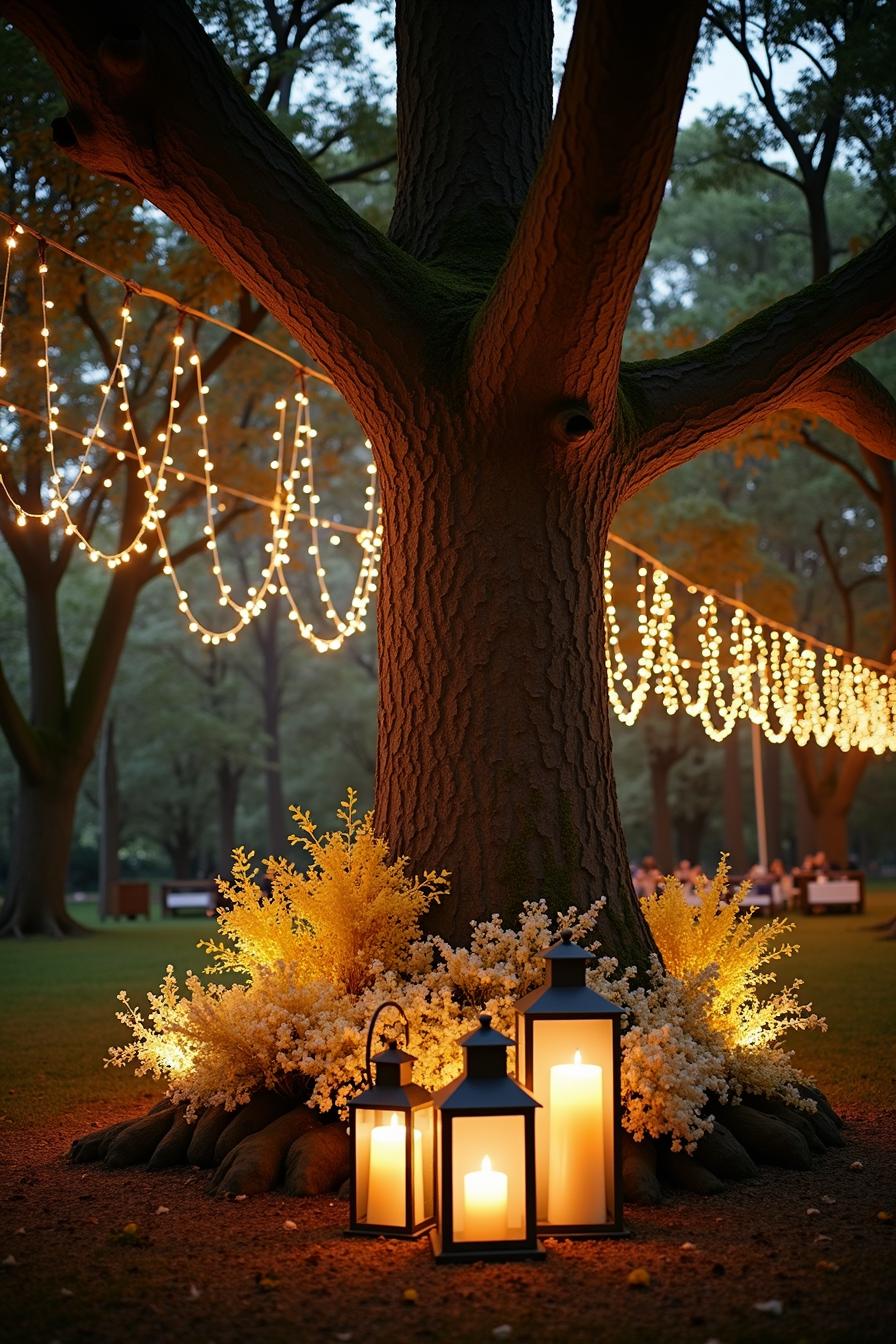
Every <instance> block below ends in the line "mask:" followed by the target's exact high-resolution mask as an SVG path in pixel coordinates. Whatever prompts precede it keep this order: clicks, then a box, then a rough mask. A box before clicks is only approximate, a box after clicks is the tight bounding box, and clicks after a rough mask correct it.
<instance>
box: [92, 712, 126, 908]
mask: <svg viewBox="0 0 896 1344" xmlns="http://www.w3.org/2000/svg"><path fill="white" fill-rule="evenodd" d="M98 764H99V794H100V807H99V811H100V844H99V850H100V852H99V892H98V894H97V909H98V911H99V915H100V917H101V918H102V919H105V917H106V915H107V914H108V913H109V897H110V894H111V887H112V883H113V882H117V881H118V877H119V873H120V868H119V862H118V847H119V841H120V838H121V808H120V798H119V793H118V761H117V758H116V754H115V719H114V718H113V717H112V715H111V714H110V715H107V716H106V721H105V723H104V724H103V735H102V737H101V738H100V755H99V762H98Z"/></svg>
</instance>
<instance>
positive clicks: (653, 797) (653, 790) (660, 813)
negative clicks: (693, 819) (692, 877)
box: [647, 747, 675, 873]
mask: <svg viewBox="0 0 896 1344" xmlns="http://www.w3.org/2000/svg"><path fill="white" fill-rule="evenodd" d="M647 769H648V772H649V775H650V809H651V810H650V847H651V850H652V851H653V857H654V858H655V859H656V861H657V863H658V864H659V866H660V868H662V870H663V872H664V873H671V871H672V869H673V868H674V867H675V852H674V851H675V845H674V843H673V840H672V810H671V808H670V807H669V773H670V770H671V765H670V763H669V762H668V761H667V760H666V758H665V756H663V755H662V754H661V753H659V752H653V751H651V750H650V748H649V747H648V749H647Z"/></svg>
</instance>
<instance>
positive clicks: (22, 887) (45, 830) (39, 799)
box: [0, 773, 83, 938]
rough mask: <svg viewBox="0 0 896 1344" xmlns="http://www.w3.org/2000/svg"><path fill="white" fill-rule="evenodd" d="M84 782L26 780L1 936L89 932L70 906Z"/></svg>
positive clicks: (64, 777) (61, 777) (64, 776)
mask: <svg viewBox="0 0 896 1344" xmlns="http://www.w3.org/2000/svg"><path fill="white" fill-rule="evenodd" d="M79 785H80V778H79V777H78V778H76V777H74V776H72V775H70V774H64V773H60V774H59V775H57V776H52V775H51V776H49V777H47V778H45V779H43V780H41V781H39V782H35V781H33V780H30V779H27V778H24V777H23V778H22V779H21V782H20V787H19V802H18V816H17V819H16V832H15V839H14V844H13V851H12V863H11V866H10V873H9V890H8V892H7V896H6V901H5V902H4V905H3V912H2V915H0V936H6V937H8V936H10V935H12V936H14V937H27V936H29V935H31V934H48V935H50V936H51V937H56V938H58V937H62V936H63V935H65V934H71V933H79V932H83V930H82V929H81V926H80V925H79V924H78V923H77V922H76V921H75V920H74V919H72V918H71V916H70V915H69V914H68V913H67V911H66V908H65V887H66V878H67V875H68V862H69V852H70V849H71V842H72V833H73V831H74V826H75V809H76V807H77V802H78V788H79Z"/></svg>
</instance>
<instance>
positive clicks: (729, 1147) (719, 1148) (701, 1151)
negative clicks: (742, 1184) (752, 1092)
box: [696, 1120, 759, 1181]
mask: <svg viewBox="0 0 896 1344" xmlns="http://www.w3.org/2000/svg"><path fill="white" fill-rule="evenodd" d="M696 1157H697V1160H698V1161H699V1162H702V1164H703V1166H704V1167H706V1169H707V1170H708V1171H711V1172H712V1174H713V1175H714V1176H718V1178H719V1180H720V1181H746V1180H749V1179H750V1177H751V1176H757V1175H758V1174H759V1168H758V1167H757V1165H756V1163H755V1162H754V1161H753V1159H752V1157H751V1156H750V1154H749V1153H748V1152H747V1150H746V1148H745V1147H744V1146H743V1144H742V1143H741V1142H740V1141H739V1140H738V1139H736V1138H735V1137H734V1135H733V1134H732V1133H731V1130H730V1129H727V1128H726V1127H725V1125H723V1124H722V1123H721V1121H719V1120H717V1121H716V1122H715V1124H714V1125H713V1127H712V1130H711V1131H710V1133H709V1134H704V1135H703V1138H702V1139H701V1140H700V1142H699V1143H698V1144H697V1152H696Z"/></svg>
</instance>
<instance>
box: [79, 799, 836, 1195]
mask: <svg viewBox="0 0 896 1344" xmlns="http://www.w3.org/2000/svg"><path fill="white" fill-rule="evenodd" d="M338 815H339V819H340V820H341V822H342V823H343V830H342V831H336V832H331V833H328V834H325V835H322V836H319V835H318V833H317V830H316V827H315V825H314V823H313V822H312V820H311V818H310V816H309V815H308V814H307V813H306V812H304V811H303V810H302V809H300V808H294V809H293V817H294V819H295V821H296V823H297V825H298V829H299V834H298V835H297V836H293V837H291V840H292V841H293V843H296V844H299V845H301V846H302V847H303V848H304V849H305V850H306V852H307V854H308V856H309V866H308V868H307V869H306V870H304V871H299V869H298V868H297V867H296V865H295V864H294V863H291V862H289V861H287V860H284V859H278V858H272V859H269V860H268V862H267V864H266V875H267V879H268V890H267V891H265V890H262V888H261V886H260V885H259V884H258V881H257V877H258V874H257V872H256V870H255V869H254V868H253V866H252V861H253V857H254V856H253V855H252V854H251V853H248V854H247V853H245V852H244V851H243V850H241V849H238V850H236V851H235V853H234V867H233V876H232V879H231V881H229V882H225V881H221V882H220V884H219V885H220V888H221V893H222V896H223V897H224V901H223V903H222V908H221V909H220V910H219V912H218V931H219V938H218V940H217V941H208V942H205V943H200V945H199V946H200V947H201V948H203V949H204V950H205V951H206V952H207V953H208V955H209V956H210V959H211V961H210V965H209V967H208V968H207V970H206V972H205V974H204V975H203V976H200V975H197V974H194V973H193V972H188V973H187V976H186V980H185V983H184V987H183V989H181V988H180V986H179V984H178V982H177V980H176V978H175V975H174V971H173V968H172V967H170V966H169V967H168V969H167V971H166V974H165V978H164V980H163V982H162V985H161V988H160V990H159V992H158V993H156V994H150V995H149V996H148V998H149V1010H148V1013H147V1014H146V1015H144V1014H143V1013H141V1012H140V1011H139V1010H138V1009H136V1008H134V1007H132V1006H131V1004H130V1003H129V1002H128V999H127V996H126V995H125V994H124V992H122V994H121V995H120V996H119V997H120V999H121V1000H122V1003H123V1004H124V1008H123V1009H122V1011H121V1012H120V1013H119V1014H118V1016H119V1020H120V1021H122V1022H123V1023H124V1024H125V1025H127V1026H128V1027H129V1029H130V1031H131V1036H132V1039H131V1041H130V1042H129V1043H128V1044H126V1045H122V1046H114V1047H112V1048H111V1049H110V1051H109V1055H108V1060H107V1062H108V1063H110V1064H112V1065H115V1066H119V1067H121V1066H127V1065H134V1066H135V1068H136V1071H137V1073H138V1074H143V1075H146V1074H150V1075H152V1076H153V1077H154V1078H157V1079H159V1080H163V1081H164V1082H165V1084H166V1089H167V1097H166V1100H165V1102H164V1103H161V1104H160V1106H159V1107H158V1108H156V1109H155V1110H154V1111H152V1112H151V1113H150V1114H149V1115H147V1116H144V1117H142V1118H141V1119H140V1120H138V1121H136V1122H134V1123H132V1124H126V1125H123V1126H113V1127H112V1128H111V1129H110V1130H108V1131H104V1132H102V1133H101V1134H95V1135H91V1136H89V1137H88V1138H87V1139H84V1140H80V1141H79V1142H78V1143H76V1144H75V1145H74V1147H73V1153H72V1155H73V1157H74V1158H75V1160H78V1161H90V1160H94V1159H98V1158H104V1159H105V1161H106V1163H107V1164H108V1165H110V1166H123V1165H128V1164H131V1163H133V1162H141V1161H148V1163H149V1165H150V1167H160V1166H170V1165H175V1164H177V1163H178V1162H189V1163H190V1164H192V1165H199V1166H206V1167H215V1168H216V1172H215V1176H214V1178H213V1182H212V1188H213V1189H214V1190H215V1191H216V1192H217V1193H232V1194H237V1193H239V1194H248V1193H255V1192H257V1191H260V1190H263V1189H269V1188H271V1187H272V1186H274V1185H277V1184H280V1183H281V1182H282V1183H284V1184H285V1187H286V1189H287V1190H288V1191H292V1192H294V1193H323V1192H324V1191H325V1190H331V1189H335V1188H337V1187H338V1186H339V1185H340V1184H341V1182H342V1181H343V1180H344V1178H345V1176H346V1175H347V1163H348V1149H347V1141H346V1136H345V1128H344V1125H343V1124H342V1123H341V1121H342V1120H343V1119H344V1116H345V1108H346V1104H347V1102H348V1100H349V1099H350V1098H351V1097H352V1096H353V1095H354V1094H355V1093H356V1092H358V1091H359V1090H360V1088H361V1086H362V1076H363V1064H364V1052H365V1039H366V1031H367V1024H368V1022H369V1020H370V1017H371V1014H372V1012H373V1010H374V1008H375V1007H376V1006H377V1005H378V1004H379V1003H381V1002H382V1001H383V1000H384V999H392V1000H395V1001H396V1002H397V1003H399V1004H400V1005H401V1007H402V1008H403V1009H404V1011H405V1013H406V1014H407V1018H408V1022H409V1024H410V1032H411V1047H412V1049H413V1052H414V1054H415V1055H416V1056H417V1057H418V1064H417V1068H416V1076H417V1078H418V1079H419V1081H420V1082H421V1083H422V1084H423V1085H424V1086H425V1087H427V1088H428V1089H430V1090H431V1091H435V1090H437V1089H438V1088H439V1087H441V1086H443V1085H444V1084H445V1083H447V1082H448V1081H450V1079H451V1078H452V1077H454V1076H455V1074H456V1072H457V1068H458V1045H457V1043H458V1041H459V1039H460V1037H462V1036H463V1035H465V1034H466V1033H467V1032H468V1031H469V1030H470V1029H471V1028H472V1026H474V1025H475V1022H476V1019H477V1017H478V1014H479V1013H480V1012H483V1011H487V1012H489V1013H490V1014H491V1015H492V1019H493V1021H494V1022H495V1025H496V1026H497V1027H498V1028H499V1029H500V1030H502V1031H505V1032H510V1033H511V1034H512V1026H513V1004H514V1002H515V1000H516V999H517V998H519V997H520V996H521V995H523V994H525V993H527V992H528V991H529V990H531V989H533V988H535V987H536V986H537V985H538V984H539V983H540V982H541V978H542V976H543V962H542V961H541V959H540V958H539V957H538V956H537V954H538V953H539V952H540V951H542V950H543V949H544V948H545V947H547V946H548V945H549V944H550V943H551V942H553V941H555V939H556V937H557V936H558V934H559V931H560V930H561V929H563V928H570V929H571V931H572V934H573V936H574V937H575V939H576V940H577V941H579V942H582V943H585V944H590V946H591V949H592V950H593V951H595V952H596V953H598V956H597V960H596V961H595V962H594V963H593V969H592V970H591V971H590V972H589V982H590V984H591V986H592V987H593V988H594V989H596V990H597V991H598V992H599V993H601V994H602V995H604V996H605V997H606V998H608V999H611V1000H613V1001H614V1002H616V1003H618V1004H620V1006H621V1007H622V1008H623V1009H624V1011H625V1018H624V1028H623V1037H622V1091H623V1104H624V1123H625V1126H626V1129H627V1131H628V1135H629V1136H630V1141H629V1142H628V1143H627V1145H626V1152H625V1161H624V1180H625V1185H626V1195H627V1197H628V1198H632V1199H640V1200H642V1201H650V1200H652V1199H655V1198H658V1197H659V1190H660V1187H659V1183H658V1177H659V1178H662V1179H663V1180H664V1181H667V1182H668V1183H670V1184H677V1185H682V1184H683V1185H685V1186H687V1187H688V1188H692V1189H705V1190H707V1191H710V1190H712V1189H716V1188H720V1185H719V1181H720V1179H722V1178H727V1179H738V1178H741V1177H744V1176H748V1175H750V1174H752V1172H753V1171H755V1165H754V1163H753V1157H755V1158H757V1159H758V1160H764V1161H772V1162H776V1163H779V1164H782V1165H787V1166H796V1167H804V1166H808V1165H809V1164H810V1163H811V1159H812V1153H813V1151H818V1150H820V1149H822V1148H823V1147H824V1146H825V1145H829V1144H833V1143H839V1142H842V1140H841V1139H840V1136H839V1129H838V1125H839V1122H838V1121H837V1119H836V1117H835V1116H834V1115H833V1112H832V1111H831V1110H830V1108H829V1107H828V1106H827V1103H826V1102H825V1101H824V1098H823V1097H821V1095H820V1094H819V1093H817V1092H815V1091H814V1089H813V1088H812V1086H811V1083H810V1080H809V1079H807V1078H805V1077H804V1076H803V1075H802V1074H801V1073H800V1072H799V1070H798V1069H797V1068H796V1067H795V1066H794V1064H793V1061H792V1052H791V1051H790V1050H788V1049H787V1048H785V1045H784V1043H783V1042H784V1038H785V1037H786V1036H787V1035H788V1034H789V1033H790V1032H792V1031H794V1030H805V1029H807V1028H821V1029H824V1026H825V1024H824V1022H823V1021H821V1020H820V1019H819V1018H818V1017H817V1016H816V1015H815V1014H813V1013H812V1012H811V1008H810V1007H809V1006H805V1005H802V1004H800V1003H799V1001H798V998H797V991H798V989H799V986H800V982H799V981H796V982H794V984H792V985H790V986H787V987H785V988H775V983H774V982H775V974H774V971H773V970H772V969H770V967H771V965H772V963H774V962H775V961H776V960H778V959H779V958H781V957H789V956H792V955H793V953H794V952H795V951H796V949H795V948H794V947H793V946H792V945H791V944H789V943H787V942H782V939H783V938H785V937H786V935H787V933H788V932H789V931H790V927H791V926H789V925H787V924H786V923H785V922H783V921H782V920H779V919H775V920H772V921H769V922H763V923H762V924H756V925H754V924H753V923H752V921H751V919H750V915H749V912H747V911H744V910H743V909H742V908H741V906H742V902H743V901H744V899H745V897H746V895H747V887H746V885H744V886H743V887H742V888H741V889H740V890H739V891H738V892H737V894H736V896H735V898H734V899H733V900H732V901H731V902H730V903H729V902H727V901H726V895H727V886H728V870H727V866H726V864H725V861H724V860H723V861H722V862H721V863H720V865H719V869H718V871H717V873H716V875H715V877H714V878H713V879H712V881H705V882H704V884H703V886H702V889H701V890H700V892H699V902H698V904H697V905H696V906H690V905H688V903H687V902H686V901H685V898H684V892H683V891H682V889H681V886H680V884H679V883H678V882H677V881H676V879H674V878H670V879H668V880H667V881H666V883H665V885H664V888H663V890H662V892H660V893H657V894H656V895H653V896H650V897H647V898H645V900H644V901H643V902H642V906H643V909H644V914H645V916H646V918H647V920H648V923H649V925H650V928H651V932H652V934H653V937H654V940H655V942H656V945H657V949H658V953H659V955H655V956H653V957H652V959H651V963H650V965H649V966H648V967H647V968H646V971H645V974H644V975H643V976H642V977H641V979H640V980H639V978H638V977H637V974H636V971H635V969H634V968H632V967H628V968H620V967H619V965H618V963H617V962H616V961H615V959H613V958H611V957H601V956H600V955H599V951H600V948H599V943H598V942H597V940H596V936H595V930H596V925H597V919H598V915H599V913H600V910H601V908H602V907H601V903H600V902H598V903H596V904H594V905H592V906H591V907H590V909H588V910H586V911H584V912H582V911H579V910H577V909H576V908H575V907H571V908H570V909H568V910H566V911H564V912H562V913H560V914H558V915H556V916H552V915H551V913H550V912H549V910H548V908H547V906H546V904H545V902H543V901H529V902H526V903H525V904H524V905H523V908H522V911H521V913H520V916H519V920H518V923H517V926H516V927H515V928H508V927H505V925H504V924H503V923H502V921H501V920H500V919H499V918H498V916H493V917H492V918H491V919H489V920H484V921H481V922H479V923H474V924H473V926H472V929H471V937H470V942H469V946H466V947H459V948H455V947H451V946H450V945H449V944H448V943H446V942H445V940H444V939H442V938H439V937H437V936H430V937H423V936H422V934H421V930H420V921H421V918H422V916H423V914H424V913H425V911H426V910H427V909H428V907H429V906H430V904H431V903H432V902H433V901H434V900H439V899H440V898H442V897H443V896H444V895H445V894H446V893H447V891H448V874H447V873H439V874H436V873H426V874H424V875H423V877H422V878H415V877H413V876H411V875H410V873H409V872H408V860H407V859H404V858H396V859H393V858H392V857H391V855H390V853H389V850H388V846H387V845H386V843H385V842H384V841H383V840H382V839H380V838H379V837H377V836H376V835H375V834H374V832H373V829H372V820H371V817H370V815H367V816H365V817H363V818H359V817H358V815H357V804H356V795H355V794H354V792H353V791H351V790H350V791H349V796H348V798H347V799H346V800H345V802H344V803H343V805H342V808H341V810H340V812H339V814H338ZM751 1154H752V1156H751Z"/></svg>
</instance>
